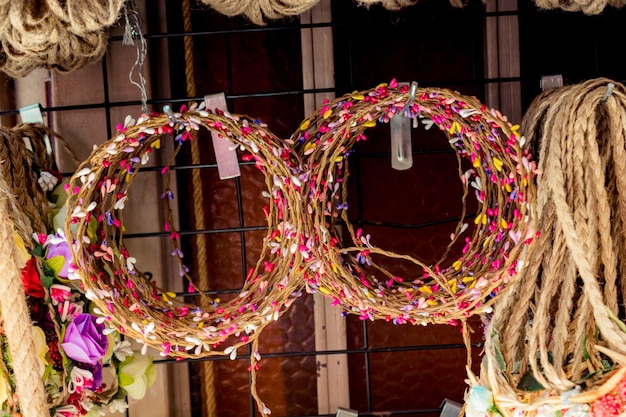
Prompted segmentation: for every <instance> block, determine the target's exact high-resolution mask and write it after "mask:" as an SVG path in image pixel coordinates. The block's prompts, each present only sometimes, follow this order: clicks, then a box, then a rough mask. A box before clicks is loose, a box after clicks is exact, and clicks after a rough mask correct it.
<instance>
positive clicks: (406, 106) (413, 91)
mask: <svg viewBox="0 0 626 417" xmlns="http://www.w3.org/2000/svg"><path fill="white" fill-rule="evenodd" d="M415 94H417V82H416V81H411V89H410V90H409V98H408V99H407V101H406V103H405V104H404V111H405V114H406V116H407V117H409V116H410V114H411V109H410V108H411V105H412V104H413V102H414V101H415Z"/></svg>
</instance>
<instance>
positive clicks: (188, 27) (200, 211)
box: [182, 0, 217, 417]
mask: <svg viewBox="0 0 626 417" xmlns="http://www.w3.org/2000/svg"><path fill="white" fill-rule="evenodd" d="M190 3H191V0H183V2H182V11H183V25H184V29H185V32H191V31H192V29H193V28H192V23H191V5H190ZM184 44H185V81H186V86H187V97H195V96H196V79H195V74H194V57H193V54H194V51H193V37H192V36H185V38H184ZM192 135H193V140H192V142H191V144H190V146H191V163H192V164H193V165H198V164H200V144H199V142H198V140H197V139H198V133H197V132H196V131H193V132H192ZM191 182H192V186H193V192H192V193H193V194H192V196H193V221H194V228H195V229H196V230H204V229H206V224H205V220H204V193H203V190H202V176H201V173H200V170H199V169H194V170H192V172H191ZM195 240H196V242H195V243H196V246H195V250H196V253H195V259H196V265H197V266H198V285H199V287H200V288H201V289H203V290H207V289H209V266H208V264H209V262H208V254H207V235H206V234H204V233H200V234H197V235H196V238H195ZM203 307H207V306H206V305H204V306H203ZM200 367H201V369H202V372H201V376H202V404H203V408H204V415H205V416H206V417H216V416H217V400H216V398H215V369H214V368H215V366H214V364H213V361H203V362H202V363H201V365H200Z"/></svg>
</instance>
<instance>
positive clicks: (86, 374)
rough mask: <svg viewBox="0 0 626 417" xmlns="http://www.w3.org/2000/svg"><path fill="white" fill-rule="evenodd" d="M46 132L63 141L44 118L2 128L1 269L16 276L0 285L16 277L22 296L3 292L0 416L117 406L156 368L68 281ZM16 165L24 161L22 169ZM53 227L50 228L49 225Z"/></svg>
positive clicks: (139, 390) (58, 188)
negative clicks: (4, 236)
mask: <svg viewBox="0 0 626 417" xmlns="http://www.w3.org/2000/svg"><path fill="white" fill-rule="evenodd" d="M46 134H52V135H54V136H55V139H57V140H58V141H60V142H61V143H62V144H63V145H64V146H65V144H64V141H63V140H62V138H61V137H60V136H58V135H57V134H56V133H54V132H52V131H50V130H49V129H48V128H46V127H45V126H43V125H32V126H31V125H21V126H18V127H16V128H13V129H11V130H9V131H4V130H3V132H2V135H3V138H4V140H5V142H4V143H3V144H2V147H3V149H2V150H1V151H0V152H2V153H5V152H7V151H8V152H9V153H12V156H11V157H10V158H9V159H7V160H6V161H5V163H4V164H3V173H2V175H0V188H2V189H3V190H2V194H3V211H4V212H5V213H3V214H4V215H6V216H7V217H8V218H9V219H10V221H8V222H7V221H3V233H6V234H7V235H8V236H7V237H8V239H3V241H4V242H5V243H4V244H5V245H11V244H12V245H13V250H12V251H11V253H12V255H11V254H9V253H7V252H3V258H4V261H3V264H4V265H3V268H4V270H3V275H4V274H7V273H11V271H10V270H8V268H10V267H11V266H13V267H14V268H15V274H16V275H17V276H16V278H17V279H16V280H14V282H12V283H11V284H10V285H8V286H7V287H6V288H5V289H4V292H8V291H10V290H9V287H12V286H13V284H15V283H16V282H19V283H20V284H18V289H19V293H21V295H19V296H15V297H13V299H12V300H7V299H3V300H2V307H3V311H4V314H3V322H2V324H1V325H0V350H1V351H2V353H3V354H2V358H1V359H0V415H1V416H5V415H6V416H14V415H17V414H16V413H18V411H19V413H21V414H22V415H24V416H25V417H31V416H33V417H34V416H37V417H40V416H42V415H47V414H48V413H50V414H51V415H53V416H58V417H69V416H82V415H86V414H87V413H88V412H90V411H93V412H100V411H102V412H107V411H109V412H115V411H122V410H124V409H126V408H127V404H126V399H125V395H129V396H130V397H133V398H136V399H139V398H142V397H143V396H144V395H145V392H146V389H147V388H148V387H149V386H150V385H151V384H152V383H153V382H154V380H155V377H156V370H155V368H154V366H153V364H152V358H150V357H148V356H142V355H135V352H133V350H132V349H131V348H130V343H129V342H127V341H122V340H121V338H120V335H119V334H118V333H117V332H115V331H111V330H107V329H105V326H104V324H103V323H102V321H103V320H102V319H101V318H100V315H99V314H98V313H99V310H98V309H97V308H93V306H92V305H91V304H90V303H89V301H88V300H87V299H86V297H85V294H84V291H83V289H82V287H81V286H80V285H78V284H77V283H76V282H75V281H70V280H68V268H69V265H70V262H71V254H70V250H69V247H68V244H67V242H66V240H65V238H64V236H63V232H62V231H61V229H60V226H64V225H65V210H64V207H65V197H66V195H67V194H66V193H65V191H64V186H63V184H61V183H60V182H61V180H62V176H61V174H60V173H58V172H57V171H56V170H55V169H54V166H53V165H54V162H53V158H52V157H51V155H49V154H48V153H47V151H46V147H45V145H44V136H45V135H46ZM25 136H26V137H28V139H29V140H28V145H26V143H25V141H24V140H23V137H25ZM24 166H26V167H28V168H29V169H28V170H27V171H26V172H25V173H24V175H21V174H20V172H21V170H22V169H24ZM9 173H10V174H11V177H9V180H10V181H12V182H11V183H9V182H8V181H7V175H8V174H9ZM11 178H12V179H11ZM29 199H30V200H29ZM5 203H8V204H5ZM33 203H34V204H33ZM24 204H26V206H24ZM28 207H30V209H29V208H28ZM42 228H43V229H42ZM5 229H8V230H5ZM33 229H35V230H37V232H33ZM55 229H56V230H58V231H57V233H50V232H48V231H51V230H55ZM9 258H10V259H9ZM9 265H11V266H9ZM19 276H21V280H20V279H19ZM20 297H21V298H20ZM21 306H23V307H24V308H23V309H22V308H21ZM21 312H23V313H24V316H27V317H22V314H21ZM20 322H21V324H24V323H26V324H27V326H26V327H25V329H26V336H27V337H20V336H21V335H20V334H19V332H17V331H16V329H18V330H19V326H20ZM16 343H17V346H16ZM31 345H32V346H33V347H34V349H33V350H30V349H31V348H30V346H31ZM29 355H30V356H29ZM27 356H29V357H27ZM25 375H26V376H27V378H26V381H24V380H23V378H24V376H25ZM37 380H39V381H37ZM25 383H26V385H25ZM25 399H26V400H25Z"/></svg>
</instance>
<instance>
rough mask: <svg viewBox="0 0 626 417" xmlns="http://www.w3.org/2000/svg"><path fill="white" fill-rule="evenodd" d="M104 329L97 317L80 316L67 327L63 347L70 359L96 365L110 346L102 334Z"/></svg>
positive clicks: (89, 315)
mask: <svg viewBox="0 0 626 417" xmlns="http://www.w3.org/2000/svg"><path fill="white" fill-rule="evenodd" d="M104 329H105V326H104V324H102V323H98V322H97V318H96V317H95V316H92V315H91V314H85V313H83V314H79V315H78V316H76V317H75V318H74V320H72V321H71V322H70V323H69V324H68V325H67V327H66V329H65V335H64V337H63V344H62V345H61V347H62V348H63V350H64V351H65V354H66V355H67V357H68V358H70V359H73V360H75V361H77V362H81V363H87V364H90V365H95V364H96V363H98V361H99V360H100V359H102V358H103V357H104V354H105V353H106V351H107V349H108V346H109V339H108V338H107V336H106V335H104V334H103V333H102V332H103V331H104Z"/></svg>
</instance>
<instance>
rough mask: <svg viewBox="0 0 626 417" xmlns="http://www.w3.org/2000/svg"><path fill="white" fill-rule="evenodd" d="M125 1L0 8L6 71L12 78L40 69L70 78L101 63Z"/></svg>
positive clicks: (1, 64)
mask: <svg viewBox="0 0 626 417" xmlns="http://www.w3.org/2000/svg"><path fill="white" fill-rule="evenodd" d="M123 5H124V0H68V1H60V0H45V1H30V0H11V1H2V2H0V71H3V72H5V73H6V74H8V75H9V76H11V77H14V78H19V77H23V76H25V75H27V74H28V73H30V72H31V71H32V70H34V69H35V68H51V69H56V70H58V71H61V72H69V71H73V70H76V69H79V68H82V67H83V66H84V65H86V64H88V63H90V62H93V61H96V60H98V59H99V58H101V57H102V55H103V54H104V52H105V50H106V47H107V44H108V41H107V33H106V31H105V28H107V27H108V26H111V25H112V24H113V23H115V21H116V20H117V19H118V17H119V15H120V11H121V9H122V7H123Z"/></svg>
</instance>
